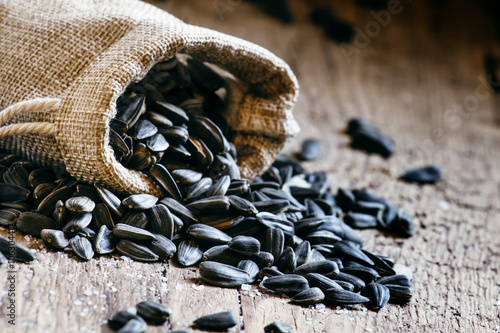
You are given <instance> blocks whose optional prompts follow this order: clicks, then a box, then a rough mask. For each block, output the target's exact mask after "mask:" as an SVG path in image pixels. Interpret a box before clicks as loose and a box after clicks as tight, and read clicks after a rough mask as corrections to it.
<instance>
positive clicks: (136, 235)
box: [113, 223, 155, 240]
mask: <svg viewBox="0 0 500 333" xmlns="http://www.w3.org/2000/svg"><path fill="white" fill-rule="evenodd" d="M113 235H114V236H115V237H118V238H123V239H132V240H150V239H155V236H154V235H153V234H152V233H151V232H149V231H147V230H144V229H141V228H137V227H133V226H131V225H128V224H125V223H117V224H116V226H115V227H114V228H113Z"/></svg>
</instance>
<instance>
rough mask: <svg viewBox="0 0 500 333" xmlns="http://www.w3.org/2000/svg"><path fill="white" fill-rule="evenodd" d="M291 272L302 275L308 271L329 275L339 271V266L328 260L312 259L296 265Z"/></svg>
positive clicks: (334, 274)
mask: <svg viewBox="0 0 500 333" xmlns="http://www.w3.org/2000/svg"><path fill="white" fill-rule="evenodd" d="M293 273H294V274H298V275H303V276H305V275H307V274H308V273H319V274H323V275H328V276H330V277H331V276H336V275H337V274H338V273H339V267H338V266H337V263H335V262H333V261H330V260H322V261H313V262H308V263H305V264H302V265H300V266H298V267H297V268H295V270H294V271H293Z"/></svg>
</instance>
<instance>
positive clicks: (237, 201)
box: [227, 195, 259, 216]
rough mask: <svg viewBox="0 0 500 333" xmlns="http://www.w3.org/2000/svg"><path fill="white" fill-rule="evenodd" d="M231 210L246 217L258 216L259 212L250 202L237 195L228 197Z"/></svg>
mask: <svg viewBox="0 0 500 333" xmlns="http://www.w3.org/2000/svg"><path fill="white" fill-rule="evenodd" d="M227 199H228V200H229V203H230V209H231V210H233V211H235V212H237V213H240V214H244V215H246V216H252V215H256V214H257V213H258V212H259V211H258V210H257V208H256V207H255V206H254V204H253V203H251V202H250V201H248V200H246V199H244V198H241V197H238V196H236V195H228V196H227Z"/></svg>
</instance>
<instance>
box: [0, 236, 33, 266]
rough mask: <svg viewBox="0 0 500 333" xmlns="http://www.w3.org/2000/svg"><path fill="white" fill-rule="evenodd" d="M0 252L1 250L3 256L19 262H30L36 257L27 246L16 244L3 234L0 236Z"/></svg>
mask: <svg viewBox="0 0 500 333" xmlns="http://www.w3.org/2000/svg"><path fill="white" fill-rule="evenodd" d="M0 252H2V253H3V255H4V256H5V257H8V258H9V259H10V258H14V260H15V261H20V262H30V261H33V260H35V259H36V257H35V255H34V254H33V252H31V251H30V250H29V249H28V248H27V247H25V246H23V245H21V244H17V243H15V242H14V241H12V240H10V239H8V238H5V237H3V236H0Z"/></svg>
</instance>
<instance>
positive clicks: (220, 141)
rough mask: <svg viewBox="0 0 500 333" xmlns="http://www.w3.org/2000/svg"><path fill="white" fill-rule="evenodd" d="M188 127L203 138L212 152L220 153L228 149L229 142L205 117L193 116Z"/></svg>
mask: <svg viewBox="0 0 500 333" xmlns="http://www.w3.org/2000/svg"><path fill="white" fill-rule="evenodd" d="M188 126H189V129H190V130H191V131H192V133H196V135H198V136H199V137H202V138H203V141H204V142H205V143H206V145H207V147H208V148H209V149H210V150H211V151H212V152H213V153H214V154H220V153H224V152H227V151H229V144H228V142H227V139H226V137H225V136H224V134H222V131H221V130H220V128H219V127H218V126H217V125H215V123H214V122H213V121H212V120H210V119H208V118H207V117H202V116H194V117H192V118H191V120H190V122H189V125H188Z"/></svg>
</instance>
